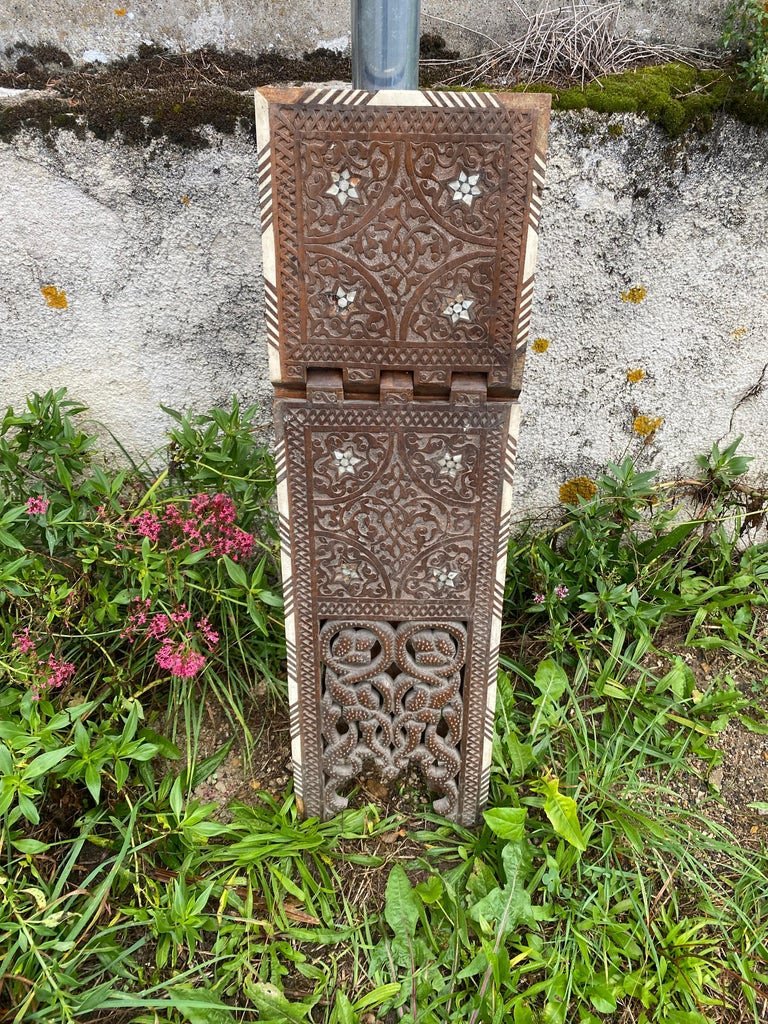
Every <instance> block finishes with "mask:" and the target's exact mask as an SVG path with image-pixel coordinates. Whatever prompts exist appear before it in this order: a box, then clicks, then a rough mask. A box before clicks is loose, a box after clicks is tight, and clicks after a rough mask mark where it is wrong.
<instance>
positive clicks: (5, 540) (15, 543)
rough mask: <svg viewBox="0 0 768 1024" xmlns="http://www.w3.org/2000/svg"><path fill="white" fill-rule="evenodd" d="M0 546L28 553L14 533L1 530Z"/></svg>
mask: <svg viewBox="0 0 768 1024" xmlns="http://www.w3.org/2000/svg"><path fill="white" fill-rule="evenodd" d="M0 544H3V545H4V546H5V547H7V548H14V550H16V551H26V550H27V549H26V548H25V547H24V545H23V544H22V543H21V541H20V540H17V539H16V537H14V536H13V534H12V533H9V532H8V531H7V530H0Z"/></svg>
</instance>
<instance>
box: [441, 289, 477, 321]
mask: <svg viewBox="0 0 768 1024" xmlns="http://www.w3.org/2000/svg"><path fill="white" fill-rule="evenodd" d="M474 304H475V300H474V299H470V298H467V296H465V295H464V294H463V293H462V292H459V294H458V295H456V296H455V297H454V298H453V299H451V301H450V302H449V303H448V305H447V306H446V307H445V309H444V310H443V316H447V317H448V319H449V320H450V321H451V323H452V324H456V323H458V322H459V320H471V319H472V318H471V317H470V315H469V310H470V307H471V306H474Z"/></svg>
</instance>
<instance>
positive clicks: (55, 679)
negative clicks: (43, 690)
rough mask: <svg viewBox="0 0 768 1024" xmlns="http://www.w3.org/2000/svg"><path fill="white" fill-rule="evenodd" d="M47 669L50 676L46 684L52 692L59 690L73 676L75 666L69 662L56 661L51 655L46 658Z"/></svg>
mask: <svg viewBox="0 0 768 1024" xmlns="http://www.w3.org/2000/svg"><path fill="white" fill-rule="evenodd" d="M48 668H49V670H50V675H49V676H48V680H47V682H48V685H49V686H50V688H51V689H52V690H58V689H60V688H61V687H62V686H64V684H65V683H68V682H69V680H70V679H71V678H72V676H73V675H74V674H75V666H74V665H73V664H72V662H71V661H57V659H56V658H54V656H53V655H52V654H51V655H50V656H49V658H48Z"/></svg>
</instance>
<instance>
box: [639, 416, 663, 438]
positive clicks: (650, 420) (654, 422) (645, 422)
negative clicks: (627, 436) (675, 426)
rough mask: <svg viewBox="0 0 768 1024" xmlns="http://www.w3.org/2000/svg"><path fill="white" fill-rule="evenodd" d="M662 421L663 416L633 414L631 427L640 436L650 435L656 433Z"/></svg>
mask: <svg viewBox="0 0 768 1024" xmlns="http://www.w3.org/2000/svg"><path fill="white" fill-rule="evenodd" d="M663 422H664V417H663V416H642V415H641V416H635V418H634V420H633V422H632V429H633V430H634V432H635V433H636V434H639V435H640V437H650V436H651V434H655V433H656V431H657V430H658V429H659V427H660V426H661V425H662V423H663Z"/></svg>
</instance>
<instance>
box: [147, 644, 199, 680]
mask: <svg viewBox="0 0 768 1024" xmlns="http://www.w3.org/2000/svg"><path fill="white" fill-rule="evenodd" d="M155 661H156V662H157V664H158V665H159V666H160V668H162V669H165V671H166V672H170V673H171V675H172V676H178V677H179V678H180V679H191V678H192V676H196V675H197V674H198V672H200V671H201V670H202V669H203V668H204V667H205V655H203V654H198V652H197V651H190V650H185V649H184V647H183V646H182V645H181V644H179V645H177V646H174V644H173V643H172V642H171V641H170V640H166V641H165V643H164V644H163V646H162V647H161V648H160V650H159V651H158V652H157V654H156V655H155Z"/></svg>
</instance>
